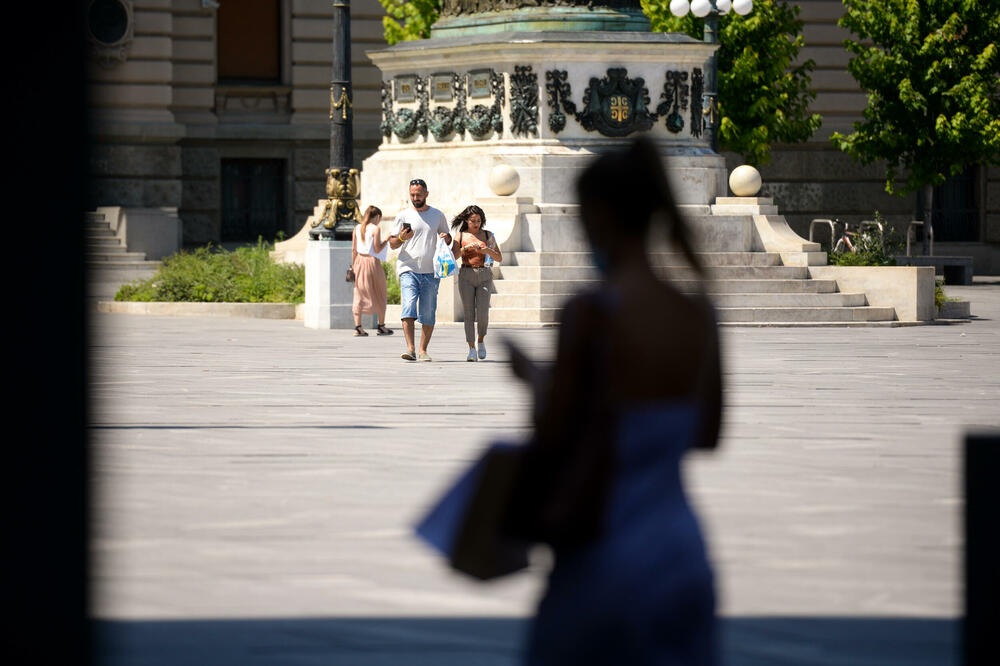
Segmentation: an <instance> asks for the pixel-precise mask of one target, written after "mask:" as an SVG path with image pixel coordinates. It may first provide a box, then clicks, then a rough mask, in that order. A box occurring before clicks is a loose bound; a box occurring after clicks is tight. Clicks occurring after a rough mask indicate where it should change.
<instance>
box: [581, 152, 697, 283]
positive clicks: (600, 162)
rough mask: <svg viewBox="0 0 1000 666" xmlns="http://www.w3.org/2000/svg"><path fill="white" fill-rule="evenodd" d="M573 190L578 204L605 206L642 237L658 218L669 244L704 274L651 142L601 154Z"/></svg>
mask: <svg viewBox="0 0 1000 666" xmlns="http://www.w3.org/2000/svg"><path fill="white" fill-rule="evenodd" d="M576 187H577V196H578V199H579V201H580V204H581V205H583V206H587V205H595V204H596V205H599V206H600V205H604V206H607V207H609V208H610V209H613V210H615V211H616V213H615V214H616V216H618V217H620V218H621V219H622V220H627V221H628V224H629V225H630V226H634V227H637V228H638V229H639V231H640V233H642V234H643V235H645V234H647V233H648V232H649V225H650V222H651V220H652V219H653V217H654V216H656V217H660V218H662V220H663V223H664V224H666V227H667V228H666V231H667V236H668V237H669V239H670V241H671V242H672V243H673V244H674V245H676V246H677V248H678V249H679V250H680V251H681V253H682V254H683V255H684V258H685V259H687V261H688V263H690V264H691V267H692V268H694V269H695V271H696V272H697V273H698V274H699V275H702V276H703V275H704V269H703V268H702V265H701V262H700V261H699V260H698V256H697V255H696V254H695V252H694V246H693V244H692V241H691V231H690V228H689V227H688V225H687V222H686V221H685V220H684V217H683V216H682V215H681V212H680V210H679V209H678V208H677V204H676V202H675V200H674V195H673V192H672V191H671V189H670V183H669V182H668V181H667V175H666V172H665V171H664V170H663V161H662V159H661V158H660V155H659V154H658V153H657V150H656V146H655V145H654V144H653V142H652V141H650V140H649V139H647V138H645V137H639V138H638V139H636V140H635V141H633V142H632V143H630V144H629V145H628V146H627V147H625V148H624V149H621V150H616V151H614V152H610V153H605V154H603V155H601V156H600V157H598V158H597V159H596V160H595V161H594V162H593V163H592V164H591V165H590V166H589V167H588V168H587V169H586V170H585V171H584V172H583V174H582V175H581V176H580V178H579V179H578V180H577V182H576ZM657 213H659V215H657Z"/></svg>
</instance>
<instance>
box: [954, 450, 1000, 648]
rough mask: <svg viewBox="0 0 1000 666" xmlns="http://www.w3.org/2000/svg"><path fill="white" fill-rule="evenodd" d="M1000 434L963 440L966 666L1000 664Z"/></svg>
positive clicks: (964, 634) (964, 631) (964, 636)
mask: <svg viewBox="0 0 1000 666" xmlns="http://www.w3.org/2000/svg"><path fill="white" fill-rule="evenodd" d="M997 479H1000V434H996V433H994V434H991V435H986V434H983V435H969V436H967V437H966V438H965V623H964V625H963V641H962V643H963V649H962V652H963V660H962V662H961V663H963V664H964V665H965V666H991V665H993V664H1000V639H998V638H997V635H996V633H997V627H1000V485H998V484H997Z"/></svg>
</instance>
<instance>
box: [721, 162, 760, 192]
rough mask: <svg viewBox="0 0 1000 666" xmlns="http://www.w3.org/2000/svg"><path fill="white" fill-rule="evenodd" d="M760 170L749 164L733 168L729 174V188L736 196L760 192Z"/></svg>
mask: <svg viewBox="0 0 1000 666" xmlns="http://www.w3.org/2000/svg"><path fill="white" fill-rule="evenodd" d="M760 186H761V179H760V172H759V171H757V169H755V168H753V167H752V166H750V165H749V164H743V165H742V166H738V167H736V168H735V169H733V172H732V173H731V174H729V189H731V190H732V191H733V194H735V195H736V196H738V197H752V196H754V195H756V194H757V193H758V192H760Z"/></svg>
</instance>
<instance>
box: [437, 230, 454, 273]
mask: <svg viewBox="0 0 1000 666" xmlns="http://www.w3.org/2000/svg"><path fill="white" fill-rule="evenodd" d="M456 266H457V264H456V262H455V255H454V254H452V253H451V247H450V246H449V245H448V243H445V242H444V239H443V238H441V237H440V236H439V237H438V244H437V250H436V251H435V252H434V277H438V278H446V277H448V276H449V275H451V274H452V273H454V272H455V270H456Z"/></svg>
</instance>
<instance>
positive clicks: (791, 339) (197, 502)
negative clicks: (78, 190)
mask: <svg viewBox="0 0 1000 666" xmlns="http://www.w3.org/2000/svg"><path fill="white" fill-rule="evenodd" d="M947 291H948V293H949V295H954V296H959V297H962V298H968V299H969V300H971V301H972V302H973V307H972V311H973V314H974V315H975V316H976V317H977V319H975V320H973V321H972V322H971V323H968V324H964V325H956V326H923V327H912V328H908V327H903V328H865V329H813V328H810V329H787V328H782V329H767V328H761V329H747V328H727V329H724V330H723V332H722V340H723V343H724V345H725V347H724V354H725V375H726V404H727V411H726V415H725V425H724V432H723V441H722V444H721V448H720V450H719V451H718V452H716V453H715V454H698V455H692V456H691V457H690V460H689V462H688V464H687V467H686V475H687V479H688V485H689V488H690V492H691V496H692V499H693V501H694V503H695V504H696V506H697V508H698V510H699V511H700V515H701V517H702V519H703V522H704V525H705V528H706V532H707V535H708V541H709V544H710V547H711V552H712V558H713V561H714V563H715V566H716V568H717V572H718V576H719V588H720V611H721V612H722V614H723V615H724V616H725V617H726V624H725V638H726V653H727V655H728V657H729V661H728V663H730V664H786V663H787V664H848V663H850V664H942V663H944V664H948V663H956V662H955V655H956V648H955V643H956V640H957V639H956V636H957V633H956V632H957V629H956V624H955V618H956V617H958V616H959V615H960V613H961V590H960V585H959V576H960V564H961V533H960V527H961V525H960V512H961V508H962V503H961V488H960V478H959V473H960V445H961V440H962V437H963V435H964V433H965V432H967V431H968V430H970V429H983V428H998V427H1000V409H998V405H1000V286H998V285H975V286H971V287H961V288H959V287H949V288H948V289H947ZM91 323H92V330H93V334H92V340H91V349H92V353H91V387H92V389H91V399H92V405H93V407H92V413H91V414H92V415H91V421H92V428H91V434H92V437H93V444H94V456H93V469H92V476H93V480H94V488H95V502H94V510H95V523H94V528H93V532H92V538H93V554H94V563H93V569H92V570H93V581H94V586H95V597H94V608H93V613H94V615H95V616H96V617H97V618H100V619H102V620H103V622H102V624H101V625H100V630H99V638H100V640H99V644H98V645H99V656H100V660H99V663H107V664H160V663H163V664H166V663H171V664H174V663H212V664H229V663H232V664H285V663H287V664H313V663H315V664H320V663H324V664H330V663H333V664H352V665H353V664H359V665H361V664H364V665H367V664H424V663H426V664H431V663H433V664H445V665H449V664H456V665H457V664H513V663H516V659H517V655H518V643H519V637H520V635H521V632H522V631H523V619H524V618H525V617H528V616H529V615H530V613H531V609H532V606H533V603H534V598H535V596H536V595H537V593H538V590H539V585H540V576H541V575H542V572H543V569H544V566H543V565H541V564H540V565H539V566H537V567H535V568H534V569H533V570H532V571H531V572H529V573H528V574H525V575H521V576H516V577H512V578H511V579H510V580H505V581H501V582H498V583H494V584H490V585H475V584H473V583H470V582H466V581H464V580H460V579H459V578H458V577H456V576H455V575H453V574H451V573H450V572H449V571H447V570H446V568H445V567H444V566H443V563H442V562H441V561H440V560H439V559H438V558H436V557H435V556H434V555H433V554H432V553H430V552H429V551H428V550H427V549H426V548H424V547H423V546H422V545H421V544H419V543H417V542H416V540H415V539H414V538H413V537H412V536H411V534H410V526H411V525H412V523H413V522H414V520H416V518H417V517H418V516H419V515H420V513H421V511H422V510H423V508H424V507H425V506H426V505H427V504H428V503H429V502H430V501H432V500H433V498H434V497H435V495H436V493H437V492H439V490H440V489H441V488H442V487H443V486H444V485H445V484H446V483H447V482H448V479H449V478H451V477H452V476H453V475H454V474H456V473H457V472H458V471H459V470H461V469H462V468H463V467H464V466H465V465H466V464H467V463H468V462H469V461H470V460H471V459H473V458H474V457H475V455H476V453H477V452H478V451H479V450H480V449H481V447H482V446H484V445H485V443H487V442H488V441H490V439H492V438H513V439H518V438H522V437H523V436H524V435H525V433H526V429H525V426H526V423H527V412H528V408H529V396H528V394H527V392H526V391H525V390H524V389H523V387H521V386H519V385H517V384H516V383H514V382H513V381H512V380H511V378H510V375H509V369H508V367H507V364H506V363H505V362H504V360H503V359H502V358H500V357H501V356H502V355H501V354H499V353H498V352H499V351H500V346H499V344H497V343H496V342H497V340H498V339H499V336H500V335H502V334H506V335H510V336H511V337H512V338H514V339H516V340H517V341H518V342H519V343H520V344H522V345H524V346H525V347H526V348H527V349H528V350H529V351H531V352H532V353H534V354H535V355H537V356H539V357H541V358H548V357H550V355H551V353H552V345H553V342H554V335H555V332H554V331H552V330H524V329H510V330H507V331H504V330H502V329H498V328H497V329H491V334H490V336H489V338H488V341H489V342H490V346H491V355H490V358H489V359H488V360H487V361H486V362H481V363H467V362H465V360H464V359H465V352H464V349H465V343H464V341H463V340H462V337H463V334H462V331H461V329H458V328H441V329H439V330H437V331H436V332H435V336H434V340H433V342H432V344H431V354H432V356H434V358H435V362H433V363H406V362H404V361H402V360H400V359H399V352H400V351H401V348H402V346H403V342H402V336H401V332H400V331H397V335H395V336H392V337H389V338H386V337H376V336H371V337H368V338H360V339H358V338H353V337H351V335H350V332H349V331H314V330H310V329H306V328H304V327H303V326H302V324H301V322H295V321H275V320H248V319H209V318H177V319H174V318H165V317H136V316H127V315H115V314H104V313H99V314H95V315H93V316H92V321H91ZM859 637H861V638H862V639H863V640H861V639H859Z"/></svg>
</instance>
